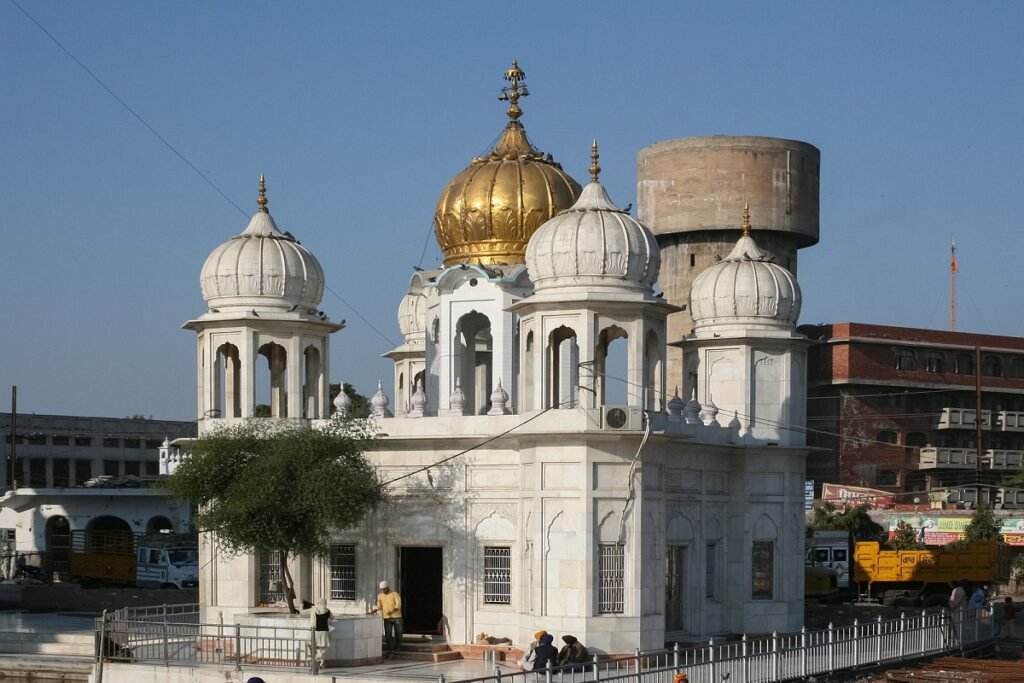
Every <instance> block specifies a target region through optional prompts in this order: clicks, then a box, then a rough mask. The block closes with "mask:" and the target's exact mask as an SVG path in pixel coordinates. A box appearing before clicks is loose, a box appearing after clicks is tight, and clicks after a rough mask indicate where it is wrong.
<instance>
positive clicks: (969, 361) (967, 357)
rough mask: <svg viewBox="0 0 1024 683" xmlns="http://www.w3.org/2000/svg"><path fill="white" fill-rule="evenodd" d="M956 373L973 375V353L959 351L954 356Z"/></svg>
mask: <svg viewBox="0 0 1024 683" xmlns="http://www.w3.org/2000/svg"><path fill="white" fill-rule="evenodd" d="M956 374H958V375H973V374H974V354H973V353H960V354H957V357H956Z"/></svg>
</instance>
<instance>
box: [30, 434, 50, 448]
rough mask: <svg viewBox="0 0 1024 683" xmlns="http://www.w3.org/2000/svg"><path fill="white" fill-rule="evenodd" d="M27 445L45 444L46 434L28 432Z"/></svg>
mask: <svg viewBox="0 0 1024 683" xmlns="http://www.w3.org/2000/svg"><path fill="white" fill-rule="evenodd" d="M28 445H29V446H45V445H46V434H29V435H28Z"/></svg>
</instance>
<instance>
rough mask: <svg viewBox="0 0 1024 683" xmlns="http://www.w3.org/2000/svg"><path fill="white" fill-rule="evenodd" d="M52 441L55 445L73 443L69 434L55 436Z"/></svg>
mask: <svg viewBox="0 0 1024 683" xmlns="http://www.w3.org/2000/svg"><path fill="white" fill-rule="evenodd" d="M51 443H52V444H53V445H54V446H70V445H71V437H68V436H55V437H53V439H51Z"/></svg>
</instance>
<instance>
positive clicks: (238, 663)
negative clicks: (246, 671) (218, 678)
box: [235, 624, 242, 671]
mask: <svg viewBox="0 0 1024 683" xmlns="http://www.w3.org/2000/svg"><path fill="white" fill-rule="evenodd" d="M241 670H242V625H241V624H235V671H241Z"/></svg>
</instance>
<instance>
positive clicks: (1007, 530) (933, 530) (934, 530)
mask: <svg viewBox="0 0 1024 683" xmlns="http://www.w3.org/2000/svg"><path fill="white" fill-rule="evenodd" d="M900 522H906V523H907V524H909V525H910V526H911V527H912V528H913V529H914V532H915V533H916V534H917V540H918V542H919V543H924V544H925V545H946V544H947V543H952V542H954V541H959V540H960V539H962V538H963V537H964V529H965V528H966V527H967V525H968V524H970V522H971V518H970V517H967V516H958V517H939V516H936V515H921V514H910V515H893V516H892V517H890V518H889V536H890V537H892V536H893V535H895V533H896V525H897V524H899V523H900ZM999 533H1001V534H1002V535H1003V541H1004V542H1006V543H1007V544H1009V545H1024V518H1020V517H1007V518H1006V519H1003V520H1001V526H1000V528H999Z"/></svg>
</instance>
